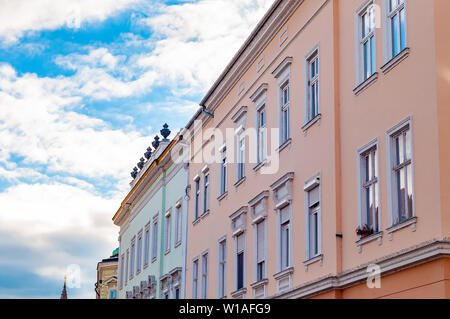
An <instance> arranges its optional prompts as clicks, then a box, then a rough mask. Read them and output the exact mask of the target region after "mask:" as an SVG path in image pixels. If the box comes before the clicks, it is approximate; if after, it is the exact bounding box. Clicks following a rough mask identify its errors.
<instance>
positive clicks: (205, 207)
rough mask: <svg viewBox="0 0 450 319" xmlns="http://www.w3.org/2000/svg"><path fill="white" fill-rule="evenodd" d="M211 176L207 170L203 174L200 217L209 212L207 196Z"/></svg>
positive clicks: (209, 191)
mask: <svg viewBox="0 0 450 319" xmlns="http://www.w3.org/2000/svg"><path fill="white" fill-rule="evenodd" d="M210 185H211V175H210V173H209V169H207V170H206V171H205V172H204V173H203V201H202V202H203V213H202V215H204V214H206V213H207V212H208V211H209V205H210V200H209V195H210V193H211V187H210Z"/></svg>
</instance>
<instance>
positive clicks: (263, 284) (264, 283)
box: [250, 278, 269, 289]
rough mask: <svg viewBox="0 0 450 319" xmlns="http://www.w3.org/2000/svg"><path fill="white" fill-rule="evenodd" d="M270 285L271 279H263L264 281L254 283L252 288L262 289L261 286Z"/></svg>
mask: <svg viewBox="0 0 450 319" xmlns="http://www.w3.org/2000/svg"><path fill="white" fill-rule="evenodd" d="M268 283H269V279H267V278H264V279H262V280H260V281H257V282H254V283H252V284H251V285H250V287H252V288H253V289H258V288H260V287H261V286H265V285H267V284H268Z"/></svg>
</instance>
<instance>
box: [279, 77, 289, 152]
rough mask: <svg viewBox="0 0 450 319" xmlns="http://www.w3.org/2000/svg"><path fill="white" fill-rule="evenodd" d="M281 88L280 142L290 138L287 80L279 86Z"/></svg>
mask: <svg viewBox="0 0 450 319" xmlns="http://www.w3.org/2000/svg"><path fill="white" fill-rule="evenodd" d="M280 90H281V144H283V143H284V142H286V141H287V140H288V139H289V138H290V132H289V130H290V128H289V125H290V124H289V102H290V92H289V82H286V83H284V84H283V86H281V87H280Z"/></svg>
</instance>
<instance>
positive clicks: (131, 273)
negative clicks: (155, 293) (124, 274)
mask: <svg viewBox="0 0 450 319" xmlns="http://www.w3.org/2000/svg"><path fill="white" fill-rule="evenodd" d="M135 247H136V245H135V243H134V239H133V241H132V242H131V252H130V279H132V278H133V276H134V262H135V258H136V249H135Z"/></svg>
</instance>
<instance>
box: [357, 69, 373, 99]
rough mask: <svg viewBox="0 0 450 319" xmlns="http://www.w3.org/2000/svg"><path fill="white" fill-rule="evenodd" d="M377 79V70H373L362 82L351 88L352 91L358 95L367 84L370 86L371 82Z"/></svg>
mask: <svg viewBox="0 0 450 319" xmlns="http://www.w3.org/2000/svg"><path fill="white" fill-rule="evenodd" d="M377 79H378V72H375V73H374V74H372V75H371V76H369V77H368V78H367V79H365V80H364V81H363V82H361V83H360V84H359V85H358V86H357V87H356V88H354V89H353V93H354V94H355V95H356V96H358V95H359V94H360V93H361V92H362V91H364V90H365V89H367V88H368V87H369V86H371V85H372V84H373V83H375V82H376V80H377Z"/></svg>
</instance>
